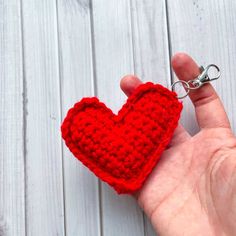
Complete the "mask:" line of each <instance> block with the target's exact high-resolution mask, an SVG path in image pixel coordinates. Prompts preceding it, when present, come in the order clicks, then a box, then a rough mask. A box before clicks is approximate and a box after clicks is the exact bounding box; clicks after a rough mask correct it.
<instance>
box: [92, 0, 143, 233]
mask: <svg viewBox="0 0 236 236" xmlns="http://www.w3.org/2000/svg"><path fill="white" fill-rule="evenodd" d="M130 20H131V17H130V4H129V1H125V0H121V1H116V0H110V1H105V0H94V1H93V33H94V42H95V61H96V80H97V95H98V97H99V99H100V100H101V101H103V102H105V103H106V104H107V106H109V107H110V108H111V109H113V111H114V112H117V110H118V109H119V108H120V107H121V105H122V104H123V103H124V101H125V100H126V98H125V96H124V94H123V93H122V92H121V91H120V89H119V82H120V79H121V77H122V76H124V75H125V74H129V73H133V71H134V66H133V51H132V37H131V35H132V31H131V21H130ZM101 198H102V199H101V200H102V222H103V224H102V227H103V235H104V236H106V235H107V236H109V235H113V236H116V235H117V236H118V235H135V236H138V235H144V228H143V217H142V212H141V210H140V209H139V207H138V206H137V203H136V202H135V200H134V199H132V197H130V196H123V195H120V196H119V195H117V194H116V193H115V192H114V191H113V190H112V189H111V188H110V187H109V186H107V185H106V184H104V183H102V188H101Z"/></svg>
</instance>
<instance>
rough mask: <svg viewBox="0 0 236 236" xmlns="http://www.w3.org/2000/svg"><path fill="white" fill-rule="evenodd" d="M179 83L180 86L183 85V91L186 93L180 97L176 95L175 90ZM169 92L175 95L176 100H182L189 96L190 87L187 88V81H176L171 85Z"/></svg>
mask: <svg viewBox="0 0 236 236" xmlns="http://www.w3.org/2000/svg"><path fill="white" fill-rule="evenodd" d="M179 83H181V84H182V85H183V87H184V88H185V90H186V93H185V94H184V95H182V96H180V95H178V94H177V93H176V89H175V87H176V85H177V84H179ZM171 90H172V91H173V92H175V93H176V94H177V98H178V99H182V98H185V97H187V96H188V94H189V92H190V86H189V83H188V82H187V81H184V80H178V81H175V82H174V83H173V84H172V85H171Z"/></svg>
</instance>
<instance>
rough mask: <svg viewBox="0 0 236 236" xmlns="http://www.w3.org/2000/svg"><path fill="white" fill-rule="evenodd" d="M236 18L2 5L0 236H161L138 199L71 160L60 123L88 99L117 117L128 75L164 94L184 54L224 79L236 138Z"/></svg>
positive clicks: (190, 7)
mask: <svg viewBox="0 0 236 236" xmlns="http://www.w3.org/2000/svg"><path fill="white" fill-rule="evenodd" d="M235 12H236V1H234V0H217V1H216V0H40V1H39V0H21V1H20V0H0V95H1V99H0V235H1V236H15V235H16V236H22V235H28V236H31V235H32V236H37V235H40V236H41V235H44V236H54V235H55V236H56V235H69V236H71V235H79V236H84V235H85V236H97V235H98V236H103V235H104V236H120V235H121V236H126V235H127V236H130V235H131V236H132V235H134V236H152V235H155V234H154V232H153V230H152V227H151V225H150V223H149V221H148V220H147V219H146V217H145V216H144V215H143V213H142V211H141V210H140V209H139V207H138V206H137V204H136V202H135V201H134V199H132V198H131V197H128V196H118V195H116V194H115V193H114V191H113V190H112V189H110V188H109V187H108V186H107V185H106V184H103V183H101V182H99V181H98V179H97V178H96V177H95V176H93V175H92V174H91V173H90V172H89V171H88V170H87V169H85V168H84V167H83V166H82V164H80V163H79V162H78V161H77V160H76V159H75V158H74V157H72V155H71V154H70V153H69V151H68V150H67V148H66V147H65V145H64V143H63V142H62V140H61V137H60V124H61V121H62V119H63V117H64V116H65V114H66V111H67V109H68V108H69V107H71V106H72V105H73V104H74V103H75V102H76V101H78V100H79V99H81V98H82V97H83V96H92V95H97V96H98V97H99V98H100V99H101V100H102V101H104V102H105V103H106V104H107V105H108V106H110V107H111V108H112V109H113V111H114V112H117V111H118V109H119V108H120V107H121V105H122V103H123V102H124V101H125V96H124V95H123V94H122V92H121V91H120V89H119V81H120V78H121V77H122V76H123V75H125V74H130V73H136V74H137V75H139V76H140V77H141V78H142V79H143V80H144V81H149V80H150V81H155V82H158V83H161V84H163V85H165V86H169V85H170V84H171V81H173V79H174V75H173V73H172V71H171V70H170V57H171V56H172V55H173V54H174V53H175V52H177V51H186V52H188V53H189V54H191V55H192V56H193V57H195V58H196V60H197V61H198V62H199V63H200V64H203V65H207V64H208V63H216V64H217V65H218V66H219V67H220V68H221V70H222V77H221V79H220V80H219V81H217V82H215V83H214V84H215V87H216V88H217V90H218V92H219V94H220V96H221V97H222V99H223V102H224V104H225V106H226V109H227V112H228V115H229V118H230V120H231V122H232V127H233V128H234V130H236V119H235V118H234V116H235V114H236V106H235V105H236V95H235V94H236V93H235V91H236V80H235V76H236V14H235ZM184 106H185V108H184V112H183V116H182V122H183V123H184V125H185V126H186V127H187V129H188V130H189V131H190V132H191V133H195V132H197V126H196V124H195V120H194V113H193V108H192V106H191V103H190V102H189V101H188V100H185V102H184Z"/></svg>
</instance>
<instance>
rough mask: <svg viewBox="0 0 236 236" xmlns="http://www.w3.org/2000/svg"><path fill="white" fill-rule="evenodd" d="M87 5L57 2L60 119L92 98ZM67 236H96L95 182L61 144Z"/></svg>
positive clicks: (83, 2) (98, 228)
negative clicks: (80, 102)
mask: <svg viewBox="0 0 236 236" xmlns="http://www.w3.org/2000/svg"><path fill="white" fill-rule="evenodd" d="M90 9H91V7H90V2H89V1H87V0H86V1H80V2H79V1H78V2H76V1H73V0H70V1H68V0H59V1H58V22H59V39H60V47H59V53H60V71H61V92H62V93H61V96H62V97H61V101H62V117H65V115H66V112H67V110H68V109H69V108H70V107H72V106H73V104H74V103H75V102H77V101H79V100H80V99H81V98H82V97H84V96H87V97H88V96H93V95H94V81H93V78H94V73H93V59H92V56H93V54H92V40H91V24H90V17H91V11H90ZM63 153H64V172H65V177H64V179H65V181H64V184H65V186H64V188H65V217H66V233H67V235H85V236H86V235H87V236H90V235H100V206H99V204H100V202H99V191H98V179H97V177H96V176H94V175H93V174H92V173H91V172H90V171H89V170H88V169H87V168H85V167H84V166H83V165H82V164H81V163H80V162H79V161H78V160H77V159H76V158H75V157H73V155H72V154H71V153H70V152H69V150H68V149H67V148H66V147H65V145H64V143H63Z"/></svg>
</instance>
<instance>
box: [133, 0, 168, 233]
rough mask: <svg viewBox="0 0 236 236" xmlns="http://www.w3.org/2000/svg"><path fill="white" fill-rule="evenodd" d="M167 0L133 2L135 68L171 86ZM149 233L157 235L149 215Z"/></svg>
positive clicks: (149, 78) (142, 75)
mask: <svg viewBox="0 0 236 236" xmlns="http://www.w3.org/2000/svg"><path fill="white" fill-rule="evenodd" d="M165 7H166V5H165V1H163V0H158V1H156V0H151V1H148V2H147V1H145V0H142V1H138V0H132V1H131V15H132V22H133V24H132V26H133V27H132V28H133V48H134V71H135V74H136V75H137V76H138V77H140V78H141V80H143V81H153V82H155V83H160V84H162V85H164V86H167V87H169V86H170V84H171V77H170V64H169V47H168V46H169V45H168V34H167V24H166V8H165ZM144 228H145V229H144V230H145V235H147V236H151V235H156V234H155V232H154V230H153V228H152V226H151V224H150V222H149V220H148V219H147V217H146V216H145V224H144Z"/></svg>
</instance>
